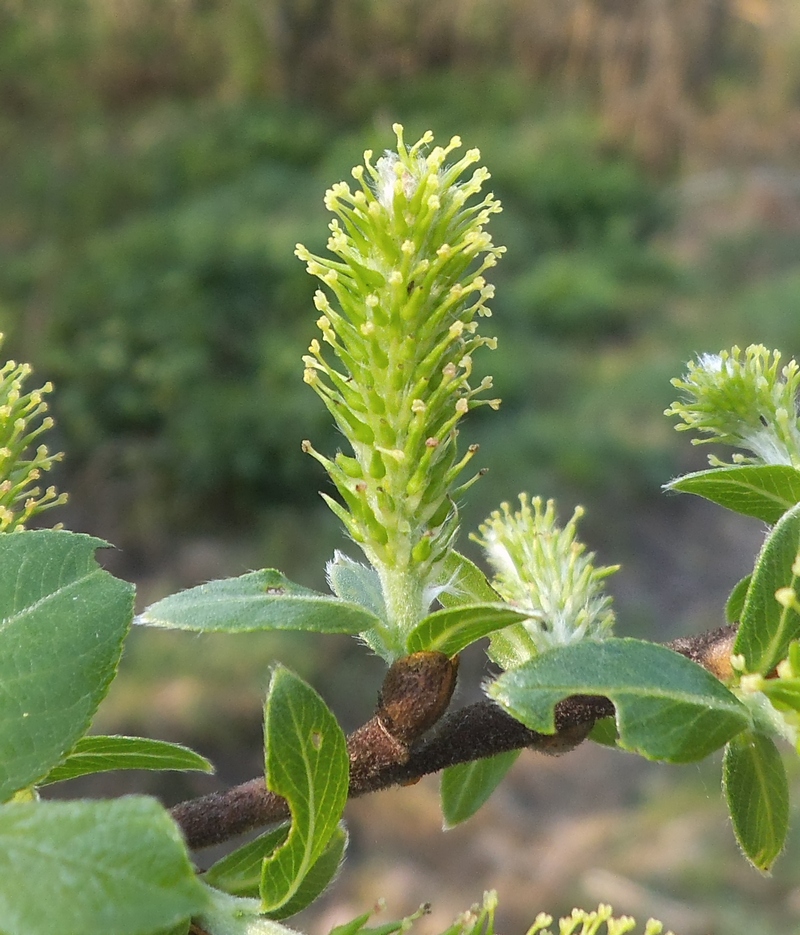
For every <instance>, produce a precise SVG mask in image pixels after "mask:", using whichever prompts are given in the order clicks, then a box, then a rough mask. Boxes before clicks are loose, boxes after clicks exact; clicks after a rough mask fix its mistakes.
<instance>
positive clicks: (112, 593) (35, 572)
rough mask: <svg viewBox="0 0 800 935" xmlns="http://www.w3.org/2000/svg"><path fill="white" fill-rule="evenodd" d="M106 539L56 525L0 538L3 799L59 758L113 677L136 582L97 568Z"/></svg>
mask: <svg viewBox="0 0 800 935" xmlns="http://www.w3.org/2000/svg"><path fill="white" fill-rule="evenodd" d="M105 545H106V543H105V542H102V541H101V540H99V539H93V538H91V537H90V536H83V535H77V534H76V533H69V532H63V531H58V530H53V529H42V530H35V531H30V532H16V533H14V534H13V535H3V536H0V801H5V800H7V799H8V798H10V796H11V795H12V794H13V793H14V792H16V790H17V789H22V788H25V787H26V786H30V785H32V784H34V783H35V782H37V781H38V780H39V779H41V778H42V777H43V776H45V775H46V774H47V773H48V771H49V770H50V769H51V768H52V767H53V766H55V765H56V764H57V763H59V762H60V761H61V760H62V759H63V758H64V756H65V755H66V754H67V753H68V752H69V751H70V750H71V749H72V747H74V746H75V743H76V742H77V740H78V739H79V738H80V737H81V736H82V735H83V734H85V733H86V731H87V729H88V727H89V724H90V722H91V719H92V717H93V716H94V713H95V711H96V710H97V706H98V705H99V704H100V702H101V701H102V699H103V698H104V697H105V694H106V692H107V691H108V687H109V684H110V683H111V680H112V679H113V677H114V674H115V672H116V668H117V663H118V661H119V657H120V653H121V651H122V642H123V640H124V638H125V635H126V633H127V632H128V627H129V626H130V622H131V617H132V616H133V586H132V585H130V584H127V583H125V582H124V581H119V580H117V579H116V578H114V577H112V576H111V575H110V574H109V573H108V572H106V571H103V569H102V568H101V567H100V566H99V565H98V564H97V562H96V561H95V558H94V553H95V551H96V549H98V548H101V547H103V546H105Z"/></svg>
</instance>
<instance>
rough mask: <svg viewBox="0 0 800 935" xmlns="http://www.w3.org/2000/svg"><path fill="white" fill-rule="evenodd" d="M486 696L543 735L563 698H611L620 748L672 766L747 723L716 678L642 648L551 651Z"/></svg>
mask: <svg viewBox="0 0 800 935" xmlns="http://www.w3.org/2000/svg"><path fill="white" fill-rule="evenodd" d="M488 693H489V695H490V696H491V697H492V698H494V699H495V700H496V701H497V702H498V703H499V704H500V705H501V706H502V707H503V708H505V710H506V711H508V713H509V714H510V715H511V716H512V717H514V718H516V719H517V720H518V721H521V722H522V723H523V724H525V725H526V727H529V728H530V729H531V730H535V731H539V732H541V733H545V734H552V733H554V731H555V723H554V716H553V708H554V706H555V705H556V703H557V702H559V701H561V699H562V698H568V697H569V696H570V695H601V696H603V697H605V698H610V699H611V701H612V702H613V703H614V707H615V709H616V721H617V730H618V731H619V746H620V747H622V748H623V749H625V750H630V751H632V752H635V753H640V754H641V755H642V756H644V757H647V758H648V759H651V760H667V761H669V762H672V763H686V762H690V761H692V760H699V759H702V758H703V757H704V756H707V755H708V754H709V753H711V752H712V751H714V750H716V749H717V748H719V747H721V746H722V745H723V744H724V743H725V742H726V741H727V740H730V738H731V737H733V736H734V735H735V734H737V733H739V731H741V730H744V728H745V727H747V726H748V723H749V716H748V713H747V710H746V708H745V707H744V705H742V704H741V702H739V701H738V700H737V699H736V698H735V697H734V696H733V695H732V694H731V692H729V691H728V689H727V688H725V686H724V685H723V684H722V683H721V682H719V681H718V680H717V679H715V678H714V676H713V675H711V674H710V673H708V672H706V671H705V669H703V668H701V667H700V666H699V665H697V664H695V663H694V662H690V661H689V660H688V659H685V658H684V657H683V656H680V655H678V653H675V652H673V651H672V650H671V649H667V648H666V647H665V646H658V645H656V644H655V643H645V642H643V641H641V640H632V639H616V638H609V639H606V640H601V641H598V642H593V641H590V640H585V641H583V642H580V643H573V644H570V645H568V646H559V647H556V648H555V649H551V650H548V651H547V652H545V653H542V654H541V655H540V656H537V657H536V658H535V659H531V660H530V661H529V662H526V663H525V664H524V665H522V666H520V667H519V668H517V669H513V670H511V671H510V672H505V673H503V675H501V676H500V677H499V678H498V679H497V680H496V681H495V682H493V683H492V684H491V685H490V686H489V689H488Z"/></svg>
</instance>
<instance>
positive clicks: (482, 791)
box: [441, 750, 520, 829]
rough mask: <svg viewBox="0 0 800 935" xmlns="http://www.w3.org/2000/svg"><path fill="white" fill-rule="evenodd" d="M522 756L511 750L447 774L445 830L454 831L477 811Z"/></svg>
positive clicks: (444, 778)
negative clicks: (450, 829)
mask: <svg viewBox="0 0 800 935" xmlns="http://www.w3.org/2000/svg"><path fill="white" fill-rule="evenodd" d="M519 754H520V751H519V750H509V751H508V752H507V753H498V754H497V755H496V756H489V757H486V758H485V759H483V760H475V761H474V762H472V763H459V764H458V765H457V766H448V767H447V769H445V770H444V772H443V773H442V784H441V795H442V814H443V815H444V826H445V828H446V829H449V828H455V826H456V825H459V824H461V822H463V821H466V820H467V819H468V818H471V817H472V816H473V815H474V814H475V812H477V811H478V809H479V808H480V807H481V806H482V805H483V804H484V803H485V802H486V801H487V800H488V799H489V796H490V795H491V794H492V793H493V792H494V790H495V789H496V788H497V787H498V786H499V785H500V783H501V782H502V780H503V779H504V777H505V775H506V773H507V772H508V771H509V770H510V769H511V767H512V766H513V765H514V764H515V763H516V761H517V757H519Z"/></svg>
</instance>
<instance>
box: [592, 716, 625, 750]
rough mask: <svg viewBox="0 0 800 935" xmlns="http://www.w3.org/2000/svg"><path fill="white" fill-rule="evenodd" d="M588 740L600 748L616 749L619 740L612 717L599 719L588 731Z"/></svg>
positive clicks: (615, 723)
mask: <svg viewBox="0 0 800 935" xmlns="http://www.w3.org/2000/svg"><path fill="white" fill-rule="evenodd" d="M589 740H593V741H594V742H595V743H599V744H600V746H602V747H616V746H617V741H618V740H619V735H618V734H617V722H616V720H615V719H614V718H613V717H601V718H600V720H599V721H596V722H595V725H594V727H593V728H592V729H591V730H590V731H589Z"/></svg>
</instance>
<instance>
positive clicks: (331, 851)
mask: <svg viewBox="0 0 800 935" xmlns="http://www.w3.org/2000/svg"><path fill="white" fill-rule="evenodd" d="M347 842H348V835H347V831H346V830H345V827H344V824H343V823H342V822H340V823H339V825H338V827H337V828H336V829H335V830H334V832H333V835H332V836H331V839H330V840H329V841H328V843H327V845H326V846H325V850H324V851H323V852H322V854H321V855H320V857H319V859H318V860H317V861H316V863H315V864H314V865H313V866H312V868H311V869H310V870H309V871H308V873H307V874H306V875H305V877H304V878H303V881H302V883H301V884H300V886H299V887H298V889H297V892H296V893H295V894H294V896H293V897H292V898H291V899H290V900H289V902H288V903H284V905H283V906H281V908H280V909H279V910H277V911H275V912H271V913H270V916H271V917H272V918H273V919H288V918H289V916H293V915H295V914H296V913H298V912H301V911H302V910H303V909H305V908H306V907H307V906H310V905H311V903H313V902H314V900H315V899H317V898H318V897H319V896H320V895H322V893H324V892H325V890H326V889H327V888H328V887H329V886H330V884H331V883H332V882H333V879H334V877H335V876H336V874H337V873H338V872H339V868H340V867H341V866H342V861H343V860H344V854H345V851H346V850H347Z"/></svg>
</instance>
